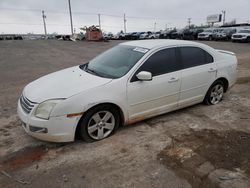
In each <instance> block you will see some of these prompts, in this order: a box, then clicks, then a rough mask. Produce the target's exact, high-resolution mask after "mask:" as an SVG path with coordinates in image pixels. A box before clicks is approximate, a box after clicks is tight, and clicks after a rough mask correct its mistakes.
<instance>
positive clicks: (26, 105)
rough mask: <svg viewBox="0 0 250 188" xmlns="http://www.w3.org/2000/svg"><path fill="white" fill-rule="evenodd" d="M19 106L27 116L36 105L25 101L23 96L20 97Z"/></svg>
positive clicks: (27, 100)
mask: <svg viewBox="0 0 250 188" xmlns="http://www.w3.org/2000/svg"><path fill="white" fill-rule="evenodd" d="M20 104H21V107H22V109H23V111H24V112H26V113H27V114H29V113H30V112H31V110H32V109H33V107H34V105H35V104H36V103H34V102H32V101H30V100H29V99H27V98H26V97H25V96H23V95H22V96H21V97H20Z"/></svg>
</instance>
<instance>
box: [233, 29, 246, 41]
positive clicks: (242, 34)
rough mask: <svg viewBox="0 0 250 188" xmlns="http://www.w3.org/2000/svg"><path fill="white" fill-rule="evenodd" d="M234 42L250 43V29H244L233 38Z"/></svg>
mask: <svg viewBox="0 0 250 188" xmlns="http://www.w3.org/2000/svg"><path fill="white" fill-rule="evenodd" d="M231 39H232V41H233V42H235V41H239V42H250V29H242V30H240V31H239V32H237V33H235V34H233V35H232V37H231Z"/></svg>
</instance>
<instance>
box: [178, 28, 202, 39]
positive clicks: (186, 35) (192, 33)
mask: <svg viewBox="0 0 250 188" xmlns="http://www.w3.org/2000/svg"><path fill="white" fill-rule="evenodd" d="M203 31H204V29H202V28H194V29H185V30H184V32H183V39H184V40H197V39H198V34H199V33H202V32H203Z"/></svg>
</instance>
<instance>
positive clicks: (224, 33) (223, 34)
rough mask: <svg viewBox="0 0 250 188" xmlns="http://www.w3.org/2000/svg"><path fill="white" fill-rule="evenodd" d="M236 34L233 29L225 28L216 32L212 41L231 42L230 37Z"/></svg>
mask: <svg viewBox="0 0 250 188" xmlns="http://www.w3.org/2000/svg"><path fill="white" fill-rule="evenodd" d="M234 33H236V29H234V28H225V29H222V30H221V31H219V32H217V33H216V34H215V36H214V40H231V37H232V35H233V34H234Z"/></svg>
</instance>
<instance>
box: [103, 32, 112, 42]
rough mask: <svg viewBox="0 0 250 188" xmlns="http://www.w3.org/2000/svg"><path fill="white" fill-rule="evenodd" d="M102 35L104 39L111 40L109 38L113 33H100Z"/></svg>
mask: <svg viewBox="0 0 250 188" xmlns="http://www.w3.org/2000/svg"><path fill="white" fill-rule="evenodd" d="M102 37H103V39H104V40H111V39H113V38H114V35H113V34H112V33H111V32H109V33H102Z"/></svg>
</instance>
